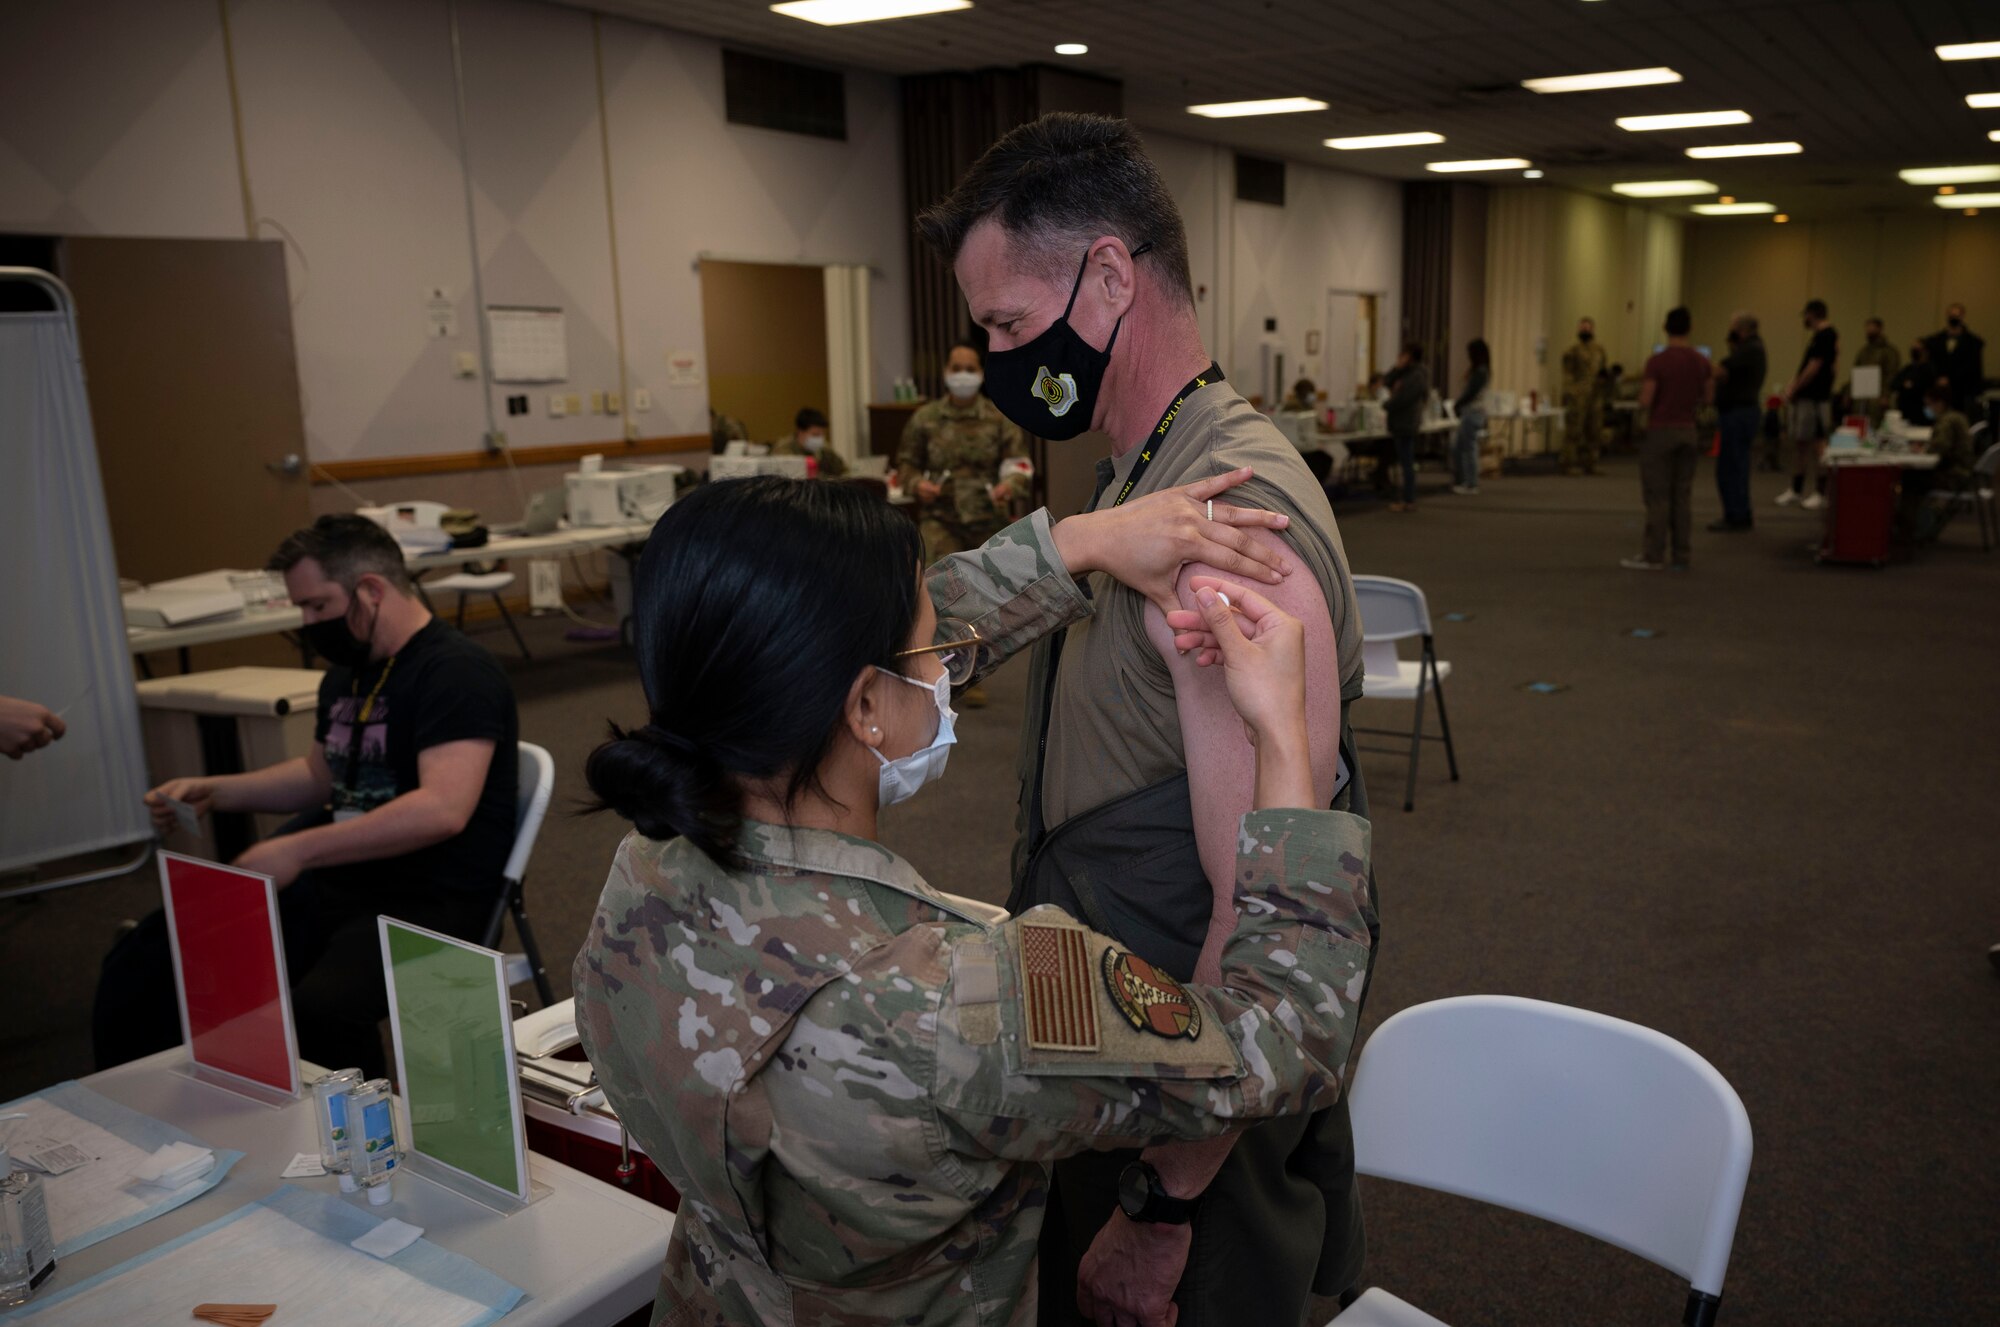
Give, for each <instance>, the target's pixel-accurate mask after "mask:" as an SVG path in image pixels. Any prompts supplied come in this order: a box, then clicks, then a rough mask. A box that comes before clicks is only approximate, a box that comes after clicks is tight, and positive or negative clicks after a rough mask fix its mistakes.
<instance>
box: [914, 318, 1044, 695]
mask: <svg viewBox="0 0 2000 1327" xmlns="http://www.w3.org/2000/svg"><path fill="white" fill-rule="evenodd" d="M985 381H986V377H985V375H984V374H983V373H982V372H981V371H980V362H979V352H978V351H977V350H975V349H974V348H973V347H972V346H971V345H970V344H968V343H966V342H963V341H961V342H959V343H958V344H957V345H954V346H953V347H952V348H951V353H950V354H949V355H947V356H946V357H945V361H944V386H945V394H944V395H943V396H941V397H939V398H938V399H937V400H935V401H926V402H925V403H924V404H923V405H921V406H918V407H917V409H916V412H915V413H914V414H912V415H911V416H910V422H909V423H908V424H905V425H904V426H903V442H902V445H901V446H900V447H899V448H897V450H896V473H897V476H898V482H900V483H901V484H902V487H903V492H905V493H914V494H915V495H916V498H917V528H918V529H920V530H922V531H923V535H924V556H925V558H926V559H927V560H929V561H932V562H935V561H937V560H938V559H939V558H942V557H947V556H949V555H950V554H953V553H962V552H964V551H965V550H967V549H969V548H977V547H979V546H980V545H981V544H983V543H985V542H986V541H987V540H988V539H991V538H992V537H993V536H994V534H996V533H997V532H998V531H999V529H1000V527H1001V526H1003V525H1005V524H1007V520H1008V513H1009V511H1010V510H1011V509H1012V507H1013V505H1014V503H1015V502H1017V501H1021V502H1025V501H1026V500H1027V499H1028V497H1029V495H1030V494H1031V493H1032V492H1033V491H1034V476H1035V468H1034V463H1033V462H1032V461H1031V460H1030V459H1029V458H1028V435H1027V434H1025V433H1023V432H1021V430H1020V428H1019V427H1018V426H1016V425H1015V424H1014V423H1013V422H1012V421H1011V420H1009V419H1008V418H1007V417H1006V416H1005V415H1003V414H1001V413H1000V411H999V410H998V409H997V408H996V407H995V406H994V404H993V402H992V401H991V400H989V399H987V398H986V397H985V396H983V395H981V394H980V390H979V389H980V387H981V386H982V385H983V384H984V383H985ZM959 700H960V701H961V702H962V703H963V704H964V705H965V707H966V708H967V709H974V710H976V709H981V708H983V707H984V706H985V704H986V690H985V688H984V687H977V686H974V687H968V688H966V690H965V692H964V693H963V694H962V695H960V696H959Z"/></svg>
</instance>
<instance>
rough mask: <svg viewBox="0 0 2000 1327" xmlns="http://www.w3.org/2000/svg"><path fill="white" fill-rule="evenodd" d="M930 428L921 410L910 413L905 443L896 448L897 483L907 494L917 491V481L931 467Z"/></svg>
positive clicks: (906, 426)
mask: <svg viewBox="0 0 2000 1327" xmlns="http://www.w3.org/2000/svg"><path fill="white" fill-rule="evenodd" d="M930 459H931V457H930V427H929V425H928V424H926V423H925V422H924V412H923V410H922V409H921V408H919V409H917V410H913V411H911V412H910V418H909V420H908V421H907V422H905V423H904V425H903V441H902V442H901V443H900V444H899V445H898V446H897V448H896V474H897V482H898V483H899V484H900V485H901V486H902V489H903V491H904V492H905V493H915V492H916V491H917V481H918V480H919V479H922V478H923V476H924V471H925V470H926V469H927V468H928V467H929V466H930Z"/></svg>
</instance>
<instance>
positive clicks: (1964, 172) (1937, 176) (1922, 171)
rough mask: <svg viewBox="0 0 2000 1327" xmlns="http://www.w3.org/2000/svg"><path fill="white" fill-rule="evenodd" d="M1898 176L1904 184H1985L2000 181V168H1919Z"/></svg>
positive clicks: (1903, 171) (1905, 171) (1903, 172)
mask: <svg viewBox="0 0 2000 1327" xmlns="http://www.w3.org/2000/svg"><path fill="white" fill-rule="evenodd" d="M1896 174H1898V175H1900V176H1901V177H1902V179H1903V183H1904V184H1985V183H1987V182H1988V181H1990V180H2000V166H1918V167H1914V168H1912V169H1910V170H1899V171H1897V172H1896Z"/></svg>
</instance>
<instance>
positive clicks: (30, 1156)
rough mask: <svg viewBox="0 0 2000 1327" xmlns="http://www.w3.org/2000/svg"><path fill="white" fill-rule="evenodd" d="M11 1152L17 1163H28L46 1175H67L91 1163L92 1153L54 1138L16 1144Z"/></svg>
mask: <svg viewBox="0 0 2000 1327" xmlns="http://www.w3.org/2000/svg"><path fill="white" fill-rule="evenodd" d="M9 1150H10V1152H11V1153H12V1155H13V1157H14V1159H15V1160H16V1161H23V1162H26V1163H27V1164H28V1165H30V1166H33V1167H34V1168H35V1169H36V1170H39V1171H41V1172H42V1173H43V1174H44V1175H67V1174H68V1173H69V1172H70V1171H72V1170H75V1169H76V1168H77V1167H78V1166H87V1165H89V1164H90V1161H91V1157H90V1153H88V1152H86V1151H84V1150H83V1149H82V1148H80V1147H78V1146H77V1145H76V1144H75V1143H59V1142H57V1141H56V1140H55V1139H53V1138H36V1139H33V1140H31V1141H29V1142H25V1143H16V1144H14V1145H13V1147H12V1148H10V1149H9Z"/></svg>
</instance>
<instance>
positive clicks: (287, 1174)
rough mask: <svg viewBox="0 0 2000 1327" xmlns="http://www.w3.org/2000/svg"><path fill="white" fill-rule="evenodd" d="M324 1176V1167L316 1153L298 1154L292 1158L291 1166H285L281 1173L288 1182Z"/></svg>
mask: <svg viewBox="0 0 2000 1327" xmlns="http://www.w3.org/2000/svg"><path fill="white" fill-rule="evenodd" d="M324 1174H326V1165H325V1163H324V1162H322V1161H321V1160H320V1159H319V1153H317V1152H300V1153H299V1154H298V1155H297V1156H294V1157H293V1158H292V1164H291V1165H289V1166H286V1167H285V1169H284V1171H283V1175H284V1178H286V1179H288V1180H303V1179H311V1178H312V1177H313V1176H315V1175H324Z"/></svg>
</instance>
